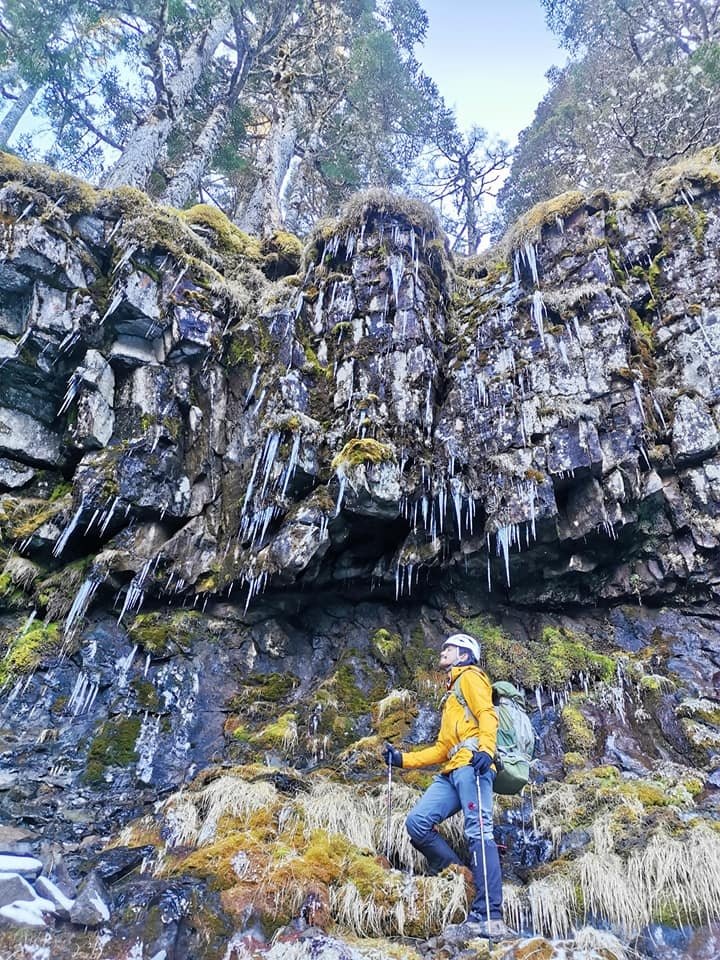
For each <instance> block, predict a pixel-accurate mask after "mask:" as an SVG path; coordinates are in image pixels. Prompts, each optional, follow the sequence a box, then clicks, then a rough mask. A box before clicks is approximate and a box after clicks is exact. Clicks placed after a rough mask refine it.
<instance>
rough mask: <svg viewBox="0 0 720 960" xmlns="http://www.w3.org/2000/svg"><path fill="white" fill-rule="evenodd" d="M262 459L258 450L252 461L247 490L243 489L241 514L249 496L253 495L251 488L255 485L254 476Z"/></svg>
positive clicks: (245, 507) (248, 500)
mask: <svg viewBox="0 0 720 960" xmlns="http://www.w3.org/2000/svg"><path fill="white" fill-rule="evenodd" d="M261 460H262V453H260V452H258V453H256V454H255V461H254V462H253V468H252V473H251V474H250V482H249V483H248V485H247V490H246V491H245V499H244V500H243V505H242V510H241V511H240V513H241V515H242V514H244V513H245V510H246V509H247V505H248V503H249V502H250V498H251V497H252V495H253V488H254V486H255V476H256V474H257V470H258V467H259V466H260V461H261Z"/></svg>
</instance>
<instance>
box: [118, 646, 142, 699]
mask: <svg viewBox="0 0 720 960" xmlns="http://www.w3.org/2000/svg"><path fill="white" fill-rule="evenodd" d="M137 651H138V645H137V644H135V646H134V647H133V648H132V650H131V651H130V653H129V654H128V655H127V656H126V657H120V659H119V660H117V661H116V662H115V667H116V669H117V685H118V689H119V690H124V689H125V687H127V682H128V674H129V672H130V667H131V666H132V662H133V660H134V659H135V654H136V653H137Z"/></svg>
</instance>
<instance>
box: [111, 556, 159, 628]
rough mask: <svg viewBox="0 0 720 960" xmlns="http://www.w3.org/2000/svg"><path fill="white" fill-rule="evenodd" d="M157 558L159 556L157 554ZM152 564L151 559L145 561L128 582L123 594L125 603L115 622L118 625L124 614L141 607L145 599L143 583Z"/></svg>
mask: <svg viewBox="0 0 720 960" xmlns="http://www.w3.org/2000/svg"><path fill="white" fill-rule="evenodd" d="M158 556H159V554H158ZM151 564H152V558H151V559H150V560H146V561H145V563H144V564H143V566H142V569H141V570H140V572H139V573H137V574H135V576H134V577H133V578H132V580H131V581H130V585H129V586H128V588H127V593H126V594H125V602H124V604H123V608H122V610H121V611H120V616H119V617H118V619H117V622H118V623H120V622H121V621H122V618H123V617H124V616H125V614H126V613H132V611H133V610H139V609H140V607H141V606H142V602H143V599H144V597H145V591H144V590H143V583H144V582H145V578H146V577H147V575H148V573H149V572H150V565H151Z"/></svg>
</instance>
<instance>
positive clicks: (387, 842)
mask: <svg viewBox="0 0 720 960" xmlns="http://www.w3.org/2000/svg"><path fill="white" fill-rule="evenodd" d="M391 835H392V763H391V762H390V757H388V777H387V822H386V824H385V855H386V856H387V858H388V860H389V859H390V837H391Z"/></svg>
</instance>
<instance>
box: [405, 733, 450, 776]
mask: <svg viewBox="0 0 720 960" xmlns="http://www.w3.org/2000/svg"><path fill="white" fill-rule="evenodd" d="M448 750H449V746H448V745H446V744H444V743H442V741H441V740H439V739H438V740H436V741H435V743H433V745H432V746H430V747H423V749H422V750H413V751H411V752H410V753H403V755H402V758H403V770H417V769H418V767H432V766H433V765H434V764H436V763H444V762H445V761H446V760H447V758H448Z"/></svg>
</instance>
